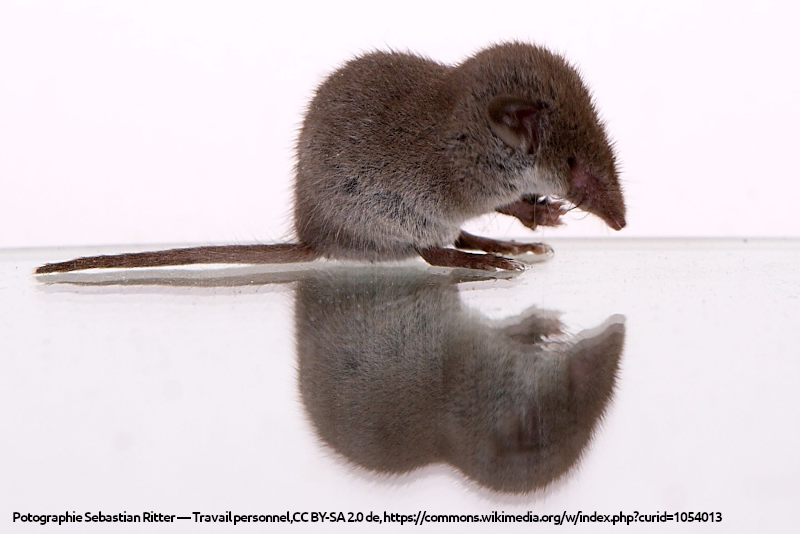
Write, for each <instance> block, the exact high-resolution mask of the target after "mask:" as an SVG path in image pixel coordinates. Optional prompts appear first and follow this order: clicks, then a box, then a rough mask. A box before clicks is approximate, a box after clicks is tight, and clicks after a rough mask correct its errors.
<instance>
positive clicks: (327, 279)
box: [296, 271, 625, 492]
mask: <svg viewBox="0 0 800 534" xmlns="http://www.w3.org/2000/svg"><path fill="white" fill-rule="evenodd" d="M296 318H297V345H298V353H299V381H300V391H301V394H302V398H303V402H304V404H305V406H306V409H307V411H308V413H309V415H310V417H311V420H312V422H313V424H314V426H315V427H316V429H317V432H318V433H319V435H320V437H321V438H322V439H323V440H324V441H325V442H327V443H328V444H329V445H330V446H332V447H333V448H334V449H335V450H336V451H338V452H339V453H341V454H342V455H344V456H345V457H347V458H348V459H350V460H351V461H353V462H355V463H356V464H358V465H360V466H363V467H365V468H367V469H371V470H375V471H379V472H384V473H403V472H407V471H410V470H413V469H415V468H417V467H421V466H423V465H426V464H429V463H434V462H447V463H450V464H452V465H454V466H456V467H457V468H458V469H460V470H461V471H462V472H463V473H464V474H466V475H467V476H468V477H470V478H472V479H474V480H475V481H477V482H478V483H479V484H481V485H483V486H486V487H489V488H491V489H494V490H499V491H507V492H527V491H531V490H535V489H538V488H542V487H544V486H545V485H547V484H548V483H550V482H551V481H553V480H555V479H556V478H557V477H559V476H561V475H562V474H564V473H565V472H567V471H568V470H569V469H570V467H572V466H573V465H574V464H575V463H576V461H577V460H578V458H579V457H580V455H581V452H582V451H583V450H584V448H585V447H586V445H587V444H588V442H589V439H590V437H591V435H592V432H593V429H594V428H595V426H596V424H597V422H598V420H599V419H600V417H601V415H602V414H603V411H604V409H605V407H606V405H607V403H608V401H609V399H610V398H611V396H612V393H613V387H614V381H615V378H616V372H617V368H618V365H619V359H620V355H621V353H622V347H623V341H624V332H625V328H624V325H623V324H622V320H623V318H622V317H621V316H613V317H611V318H609V319H608V320H607V321H606V322H605V323H603V325H601V326H600V327H598V328H595V329H594V330H592V331H584V332H581V333H580V334H578V335H576V336H574V337H572V338H567V337H566V336H564V335H563V333H562V332H561V328H562V325H561V323H560V322H559V321H558V319H556V318H555V315H554V314H552V313H546V312H541V311H536V310H531V311H529V312H527V313H526V314H524V315H522V316H520V317H518V318H516V319H515V321H514V322H513V324H512V323H507V324H495V325H491V324H489V323H490V321H489V320H487V319H486V318H485V317H481V316H480V315H477V314H475V313H471V312H470V311H469V310H468V309H467V308H466V307H465V306H463V305H462V303H461V301H460V299H459V297H458V291H457V289H456V287H455V285H454V284H453V283H452V282H449V281H448V280H447V279H445V278H443V277H434V276H419V275H417V276H416V277H414V276H411V275H401V274H399V273H395V274H394V275H392V274H386V273H385V272H384V273H383V274H379V271H372V272H371V274H370V273H364V272H363V271H362V272H361V273H359V274H347V273H346V272H345V273H341V274H339V275H330V276H320V277H313V278H308V279H305V280H302V281H301V282H300V283H299V286H298V288H297V308H296ZM548 336H552V337H556V338H558V339H559V340H560V341H554V340H552V339H548Z"/></svg>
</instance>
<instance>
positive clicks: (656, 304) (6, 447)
mask: <svg viewBox="0 0 800 534" xmlns="http://www.w3.org/2000/svg"><path fill="white" fill-rule="evenodd" d="M552 244H553V246H554V247H555V249H556V257H555V258H554V259H553V260H552V261H550V262H547V263H542V264H537V265H533V266H531V268H530V269H529V270H528V271H527V272H525V273H523V274H522V275H520V276H516V277H506V278H502V279H494V278H491V277H489V279H480V278H481V277H480V276H475V275H470V274H467V273H463V272H449V271H446V270H436V269H431V268H428V267H426V266H425V265H424V264H421V263H411V264H404V265H402V266H391V267H371V266H358V265H348V266H341V265H337V264H327V263H318V264H313V265H312V266H310V267H307V268H304V269H302V270H298V271H291V270H286V269H284V270H282V271H281V270H271V269H265V268H260V269H256V268H236V269H226V268H220V269H208V268H205V269H181V270H165V269H161V270H152V271H147V272H136V273H131V272H127V273H122V272H116V273H114V272H111V273H76V274H74V275H71V277H67V276H64V277H63V278H61V279H54V278H49V279H45V278H42V279H40V280H36V279H35V278H34V277H33V276H32V275H31V271H32V270H33V268H34V267H36V266H37V265H38V264H40V263H43V262H45V261H52V260H59V259H68V258H69V257H72V256H77V255H81V254H84V253H94V252H96V251H95V250H57V251H54V250H31V251H6V252H2V253H0V347H1V350H0V362H1V363H2V372H0V407H1V408H0V425H1V426H2V428H3V429H4V430H3V433H4V436H3V439H2V440H0V518H3V519H0V521H2V525H3V527H6V526H10V527H11V528H12V531H15V530H14V529H16V528H20V529H21V528H24V527H25V526H24V525H23V526H20V525H18V524H17V525H14V524H11V523H10V522H8V521H7V519H6V518H8V517H10V516H11V513H12V512H13V511H21V512H34V513H63V511H65V510H70V511H71V510H76V511H77V512H79V513H83V512H85V511H90V510H100V509H102V510H103V511H104V513H116V512H117V511H119V512H122V511H124V510H127V511H128V512H129V513H138V512H140V511H145V510H156V511H163V512H164V513H175V514H178V515H182V514H183V515H189V514H191V512H192V511H197V510H202V511H204V512H206V511H207V512H206V513H223V512H225V511H227V510H233V511H234V513H274V514H278V513H285V511H286V510H292V511H295V510H298V511H306V510H308V511H311V510H313V509H319V510H331V511H345V512H347V511H353V512H356V511H362V512H364V513H366V512H368V511H374V512H376V513H379V514H382V513H383V512H384V511H386V512H390V513H416V512H417V511H419V510H420V509H424V510H427V511H428V512H430V513H483V512H490V511H495V510H497V511H505V512H507V513H525V512H527V511H529V510H530V511H532V512H533V513H538V514H544V513H558V514H561V512H562V511H567V512H568V513H574V512H577V511H579V510H582V511H584V512H586V511H589V512H590V513H591V512H592V511H597V512H598V513H603V514H614V513H618V512H620V511H622V512H625V513H633V512H634V511H639V512H640V513H656V512H657V511H664V510H669V511H672V512H680V511H687V512H688V511H708V512H712V511H713V512H721V513H722V514H723V523H721V524H711V523H707V524H693V525H691V526H688V525H680V526H677V525H673V526H672V527H669V526H666V525H661V526H660V528H663V529H667V530H669V529H671V528H674V529H677V528H680V527H683V528H692V529H693V530H697V531H706V530H714V531H720V532H747V531H753V530H754V529H763V530H764V531H785V530H786V529H787V528H791V526H792V525H793V523H792V519H791V514H792V513H793V512H792V511H793V509H794V506H795V504H796V503H797V502H800V482H798V480H800V459H799V458H798V454H797V453H796V450H797V449H798V445H800V439H799V438H800V431H799V430H798V422H800V393H798V390H797V384H798V383H800V362H798V355H799V354H800V351H799V350H798V349H797V343H798V342H797V329H798V327H800V274H798V271H800V243H798V242H796V241H794V242H791V241H787V242H781V241H750V242H736V241H688V242H681V241H630V242H624V241H623V242H620V241H614V242H606V241H553V242H552ZM101 252H105V251H101ZM109 252H110V251H109ZM49 281H58V282H61V283H45V282H49ZM66 282H69V283H66ZM556 311H557V312H561V315H560V316H556V315H554V312H556ZM620 314H621V315H624V316H625V317H626V321H625V325H624V327H623V325H622V323H621V318H620V317H619V315H620ZM559 321H560V323H559ZM623 330H624V332H625V333H624V336H625V345H624V351H623V352H622V355H621V356H620V354H619V346H620V342H621V339H622V335H623ZM437 347H438V348H437ZM434 348H436V349H435V350H434ZM609 399H610V400H609ZM601 413H604V415H603V416H602V421H601V422H600V423H599V424H598V423H597V422H596V421H597V420H598V417H599V416H600V414H601ZM404 430H409V431H404ZM591 435H593V436H594V437H593V438H592V439H590V436H591ZM387 472H391V473H395V474H386V473H387ZM563 472H566V474H564V475H563V476H560V477H559V475H561V474H562V473H563ZM554 477H556V480H555V482H552V483H551V482H550V480H551V479H553V478H554ZM541 486H546V487H545V489H544V490H539V491H536V492H534V493H529V494H521V495H520V494H518V493H515V492H519V491H521V490H528V489H530V488H538V487H541ZM489 488H493V489H489ZM498 490H499V491H498ZM304 526H307V527H308V528H313V527H314V525H310V524H309V525H292V526H291V528H292V529H293V530H296V529H297V528H300V529H303V528H304ZM316 526H317V527H319V526H320V525H316ZM363 526H364V528H367V525H363ZM517 526H518V527H520V528H522V525H517ZM648 526H651V527H652V528H659V527H655V526H652V525H646V524H643V525H635V526H631V527H625V528H627V529H630V528H634V530H635V529H636V528H647V527H648ZM395 527H396V528H401V527H400V525H399V524H396V525H382V526H381V529H385V528H390V529H391V528H395ZM27 528H32V527H31V525H28V526H27ZM72 528H73V527H63V526H62V527H60V531H66V532H69V531H71V529H72ZM169 528H170V530H172V531H183V530H181V529H185V531H190V530H192V529H191V525H190V524H188V523H187V524H185V525H180V524H179V525H173V526H171V527H169ZM202 528H203V530H209V531H220V532H223V531H226V530H225V528H224V525H213V526H204V527H202ZM251 528H253V527H251ZM286 528H290V527H288V526H287V527H286ZM431 528H432V530H435V531H442V530H453V531H457V530H459V529H461V528H463V525H461V526H459V525H458V524H450V525H434V526H432V527H431ZM527 528H530V526H528V527H527ZM537 528H546V526H542V525H539V526H537ZM562 528H564V527H562ZM584 528H592V531H595V530H601V531H602V530H604V529H608V530H613V529H615V528H617V529H618V528H622V527H620V526H619V525H618V526H616V527H613V526H610V525H597V524H595V525H592V526H591V527H589V525H584ZM74 529H75V530H74V531H76V532H77V531H83V530H82V529H80V528H79V527H74ZM112 530H113V529H112ZM667 530H664V531H667ZM3 531H5V528H3ZM120 531H124V532H139V531H141V532H146V531H148V530H147V529H146V528H144V526H141V525H139V526H136V525H126V526H124V527H120Z"/></svg>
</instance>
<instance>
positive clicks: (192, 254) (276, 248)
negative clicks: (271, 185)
mask: <svg viewBox="0 0 800 534" xmlns="http://www.w3.org/2000/svg"><path fill="white" fill-rule="evenodd" d="M321 255H322V254H320V253H319V252H317V251H316V250H315V249H313V248H312V247H309V246H307V245H301V244H297V243H281V244H278V245H223V246H210V247H193V248H175V249H170V250H158V251H155V252H132V253H128V254H117V255H114V256H90V257H87V258H76V259H74V260H69V261H62V262H60V263H48V264H46V265H42V266H41V267H39V268H38V269H36V274H45V273H65V272H68V271H80V270H83V269H110V268H123V269H125V268H133V267H162V266H169V265H190V264H198V263H302V262H306V261H312V260H315V259H317V258H319V257H320V256H321Z"/></svg>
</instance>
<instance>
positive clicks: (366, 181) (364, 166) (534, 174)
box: [37, 43, 625, 273]
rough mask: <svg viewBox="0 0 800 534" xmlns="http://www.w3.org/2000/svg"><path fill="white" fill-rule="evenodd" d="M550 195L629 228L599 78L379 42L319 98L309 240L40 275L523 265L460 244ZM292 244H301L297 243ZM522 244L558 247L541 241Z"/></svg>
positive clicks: (517, 53) (305, 187)
mask: <svg viewBox="0 0 800 534" xmlns="http://www.w3.org/2000/svg"><path fill="white" fill-rule="evenodd" d="M507 102H511V103H512V105H510V107H509V106H508V105H505V103H507ZM520 107H521V108H522V113H520V114H519V117H517V116H516V115H514V113H516V112H517V111H519V109H520ZM490 109H492V110H493V111H492V113H491V114H490V112H489V110H490ZM498 110H499V111H498ZM504 112H507V117H506V119H507V120H504V119H503V117H504V116H503V113H504ZM517 118H519V121H517ZM547 195H553V196H557V197H562V198H565V199H567V200H569V201H571V202H573V203H574V204H577V205H579V206H580V207H581V208H583V209H585V210H587V211H589V212H592V213H594V214H596V215H598V216H599V217H601V218H602V219H603V220H604V221H606V222H607V223H608V224H609V225H610V226H611V227H612V228H615V229H620V228H622V227H623V226H624V225H625V205H624V201H623V197H622V191H621V188H620V184H619V180H618V177H617V170H616V163H615V156H614V153H613V150H612V147H611V144H610V143H609V141H608V138H607V135H606V133H605V130H604V127H603V124H602V123H601V121H600V120H599V119H598V115H597V112H596V110H595V108H594V105H593V103H592V99H591V96H590V94H589V91H588V89H587V88H586V86H585V85H584V84H583V82H582V81H581V79H580V76H579V75H578V73H577V72H576V71H575V69H574V68H573V67H571V66H570V65H569V64H568V63H567V62H566V61H565V60H564V59H563V58H562V57H561V56H559V55H557V54H553V53H552V52H550V51H548V50H546V49H545V48H542V47H538V46H533V45H528V44H523V43H507V44H500V45H497V46H493V47H490V48H487V49H486V50H484V51H482V52H480V53H478V54H476V55H475V56H473V57H471V58H469V59H467V60H466V61H464V62H463V63H461V64H460V65H457V66H455V67H450V66H446V65H443V64H440V63H436V62H434V61H431V60H428V59H425V58H422V57H419V56H414V55H411V54H405V53H398V52H388V53H385V52H375V53H371V54H367V55H364V56H362V57H359V58H356V59H354V60H352V61H350V62H349V63H347V64H346V65H344V66H343V67H342V68H340V69H339V70H337V71H335V72H334V73H333V74H331V75H330V77H328V79H327V80H325V81H324V82H323V83H322V85H321V86H320V87H319V88H318V90H317V93H316V95H315V97H314V99H313V101H312V102H311V104H310V105H309V109H308V112H307V114H306V117H305V120H304V122H303V127H302V130H301V132H300V136H299V139H298V143H297V165H296V179H295V188H294V226H295V231H296V236H297V239H298V241H299V244H296V245H292V244H284V245H277V246H274V247H272V246H269V245H258V246H257V247H260V248H258V252H257V253H247V252H245V251H244V250H243V247H240V246H239V247H216V250H215V251H214V252H213V253H210V252H209V249H210V247H199V248H196V249H183V251H182V252H178V251H161V252H155V253H148V254H149V255H145V254H138V255H126V256H124V257H121V258H124V259H121V260H119V261H117V260H112V259H110V258H111V257H108V256H106V257H103V258H105V259H104V260H102V261H98V258H80V259H79V260H72V261H70V262H63V263H58V264H49V265H45V266H43V267H40V268H39V270H37V273H45V272H58V271H67V270H74V269H82V268H88V267H86V266H91V267H143V266H153V265H165V264H170V265H175V264H178V263H169V262H170V261H173V260H177V258H181V259H182V260H185V261H182V262H181V263H210V262H211V259H209V258H212V257H213V260H214V261H220V262H231V263H243V262H247V263H281V262H286V261H308V260H310V259H314V258H316V257H319V256H326V257H330V258H342V259H356V260H367V261H382V260H396V259H402V258H407V257H412V256H415V255H418V254H419V255H421V256H422V257H423V258H425V259H426V260H427V261H428V262H430V263H433V264H436V265H447V266H453V267H471V268H480V269H495V268H500V269H520V268H521V264H519V263H517V262H514V261H513V260H509V259H506V258H502V257H498V256H494V255H487V256H485V257H484V258H481V257H479V255H475V254H467V253H464V252H460V251H454V250H452V249H447V248H446V247H452V246H454V245H457V242H458V241H460V242H465V240H464V239H459V237H460V236H461V237H463V236H462V234H461V230H460V228H461V225H462V224H463V223H464V222H466V221H467V220H468V219H471V218H474V217H476V216H479V215H482V214H486V213H490V212H493V211H499V212H501V213H506V214H511V215H514V216H516V217H518V218H519V219H520V220H521V221H522V222H523V223H524V224H526V225H527V226H529V227H531V228H535V227H536V226H537V225H538V224H548V225H555V224H559V223H560V221H559V216H560V215H561V214H563V209H562V208H561V205H560V204H559V203H557V202H556V203H550V204H548V203H541V202H538V199H539V198H540V197H544V196H547ZM537 207H539V208H541V209H540V210H539V211H540V214H539V215H538V216H537V215H535V210H536V208H537ZM525 213H528V215H523V214H525ZM287 246H288V247H292V246H296V247H298V250H297V253H296V254H294V253H293V252H292V250H291V248H288V249H287V248H286V247H287ZM521 247H522V248H521V251H523V252H525V251H529V252H534V253H541V251H542V250H544V249H542V245H541V244H532V245H531V246H530V248H527V249H526V248H525V246H524V245H521ZM491 248H492V249H493V250H492V251H494V250H495V249H497V247H491ZM506 248H507V247H506ZM190 251H191V252H190ZM251 252H255V249H254V251H251ZM159 254H161V255H163V257H162V258H156V257H155V256H156V255H159ZM208 254H211V255H210V256H209V255H208ZM192 258H194V259H192ZM149 261H152V262H154V263H148V262H149Z"/></svg>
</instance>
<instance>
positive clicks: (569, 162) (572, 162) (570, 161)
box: [567, 156, 575, 169]
mask: <svg viewBox="0 0 800 534" xmlns="http://www.w3.org/2000/svg"><path fill="white" fill-rule="evenodd" d="M567 165H569V168H570V169H571V168H573V167H574V166H575V158H573V157H572V156H570V157H568V158H567Z"/></svg>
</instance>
